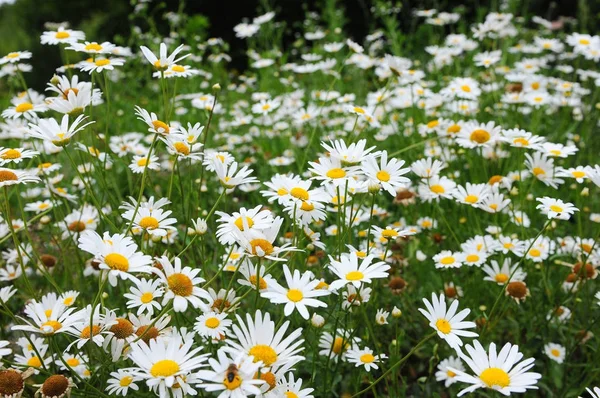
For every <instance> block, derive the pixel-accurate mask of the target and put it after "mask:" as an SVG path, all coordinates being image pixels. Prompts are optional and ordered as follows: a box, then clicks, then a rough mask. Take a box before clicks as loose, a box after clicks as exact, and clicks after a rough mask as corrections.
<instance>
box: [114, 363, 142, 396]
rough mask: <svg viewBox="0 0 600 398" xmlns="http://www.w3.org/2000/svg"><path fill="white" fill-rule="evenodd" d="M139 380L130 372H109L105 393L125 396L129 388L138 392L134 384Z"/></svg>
mask: <svg viewBox="0 0 600 398" xmlns="http://www.w3.org/2000/svg"><path fill="white" fill-rule="evenodd" d="M139 380H140V379H139V378H138V377H137V376H136V375H135V374H134V373H133V372H131V371H130V370H127V369H119V370H117V371H116V372H110V378H109V379H108V381H107V384H108V386H106V392H108V393H109V394H110V395H122V396H126V395H127V393H128V392H129V389H130V388H131V389H132V390H133V391H139V389H140V388H139V387H138V386H137V384H135V382H136V381H139Z"/></svg>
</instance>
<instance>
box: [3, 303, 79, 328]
mask: <svg viewBox="0 0 600 398" xmlns="http://www.w3.org/2000/svg"><path fill="white" fill-rule="evenodd" d="M82 314H83V312H82V311H75V308H67V307H66V306H65V305H64V304H63V303H62V302H60V301H57V302H56V303H54V305H53V307H52V308H51V310H50V312H48V311H47V310H46V308H45V307H44V305H43V304H42V303H40V302H37V301H35V300H33V301H32V302H30V303H29V304H27V305H26V306H25V315H27V317H28V318H29V319H31V321H27V320H25V319H23V318H22V319H23V320H24V321H25V322H26V323H27V325H15V326H13V327H12V330H22V331H25V332H33V333H40V334H43V335H53V334H56V333H69V332H71V331H72V330H73V327H74V326H75V325H76V324H77V323H78V322H79V321H80V320H81V316H82Z"/></svg>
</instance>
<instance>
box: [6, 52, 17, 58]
mask: <svg viewBox="0 0 600 398" xmlns="http://www.w3.org/2000/svg"><path fill="white" fill-rule="evenodd" d="M18 56H19V53H8V54H7V55H6V58H10V59H13V58H17V57H18Z"/></svg>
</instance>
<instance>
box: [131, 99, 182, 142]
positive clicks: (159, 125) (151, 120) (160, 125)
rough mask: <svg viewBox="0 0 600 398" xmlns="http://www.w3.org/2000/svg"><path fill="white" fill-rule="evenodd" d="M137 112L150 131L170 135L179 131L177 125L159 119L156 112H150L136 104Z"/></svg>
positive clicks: (139, 118)
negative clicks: (170, 124)
mask: <svg viewBox="0 0 600 398" xmlns="http://www.w3.org/2000/svg"><path fill="white" fill-rule="evenodd" d="M135 114H136V115H137V117H138V120H141V121H142V122H144V123H146V124H147V125H148V131H149V132H150V133H155V134H163V135H168V134H170V133H175V132H177V127H175V126H169V125H168V124H167V123H165V122H163V121H162V120H159V119H158V116H156V113H154V112H152V113H150V112H148V111H147V110H145V109H143V108H141V107H139V106H137V105H136V106H135Z"/></svg>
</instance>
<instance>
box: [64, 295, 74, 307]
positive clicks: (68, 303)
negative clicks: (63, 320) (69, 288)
mask: <svg viewBox="0 0 600 398" xmlns="http://www.w3.org/2000/svg"><path fill="white" fill-rule="evenodd" d="M74 300H75V299H74V298H73V297H66V298H65V299H64V300H63V304H64V305H71V304H73V301H74Z"/></svg>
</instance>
